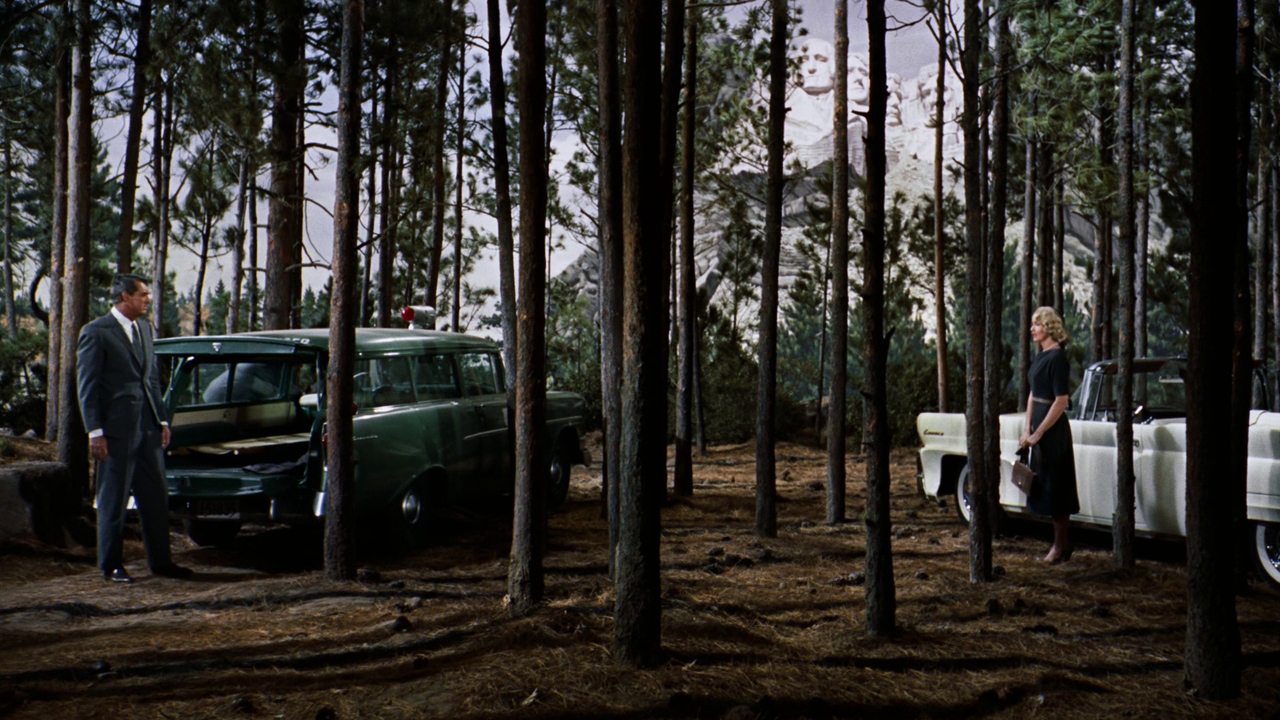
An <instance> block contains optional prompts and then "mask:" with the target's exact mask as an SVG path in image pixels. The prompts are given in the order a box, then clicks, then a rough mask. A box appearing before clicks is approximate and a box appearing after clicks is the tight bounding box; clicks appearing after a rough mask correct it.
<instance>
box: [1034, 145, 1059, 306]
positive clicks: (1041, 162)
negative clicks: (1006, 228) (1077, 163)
mask: <svg viewBox="0 0 1280 720" xmlns="http://www.w3.org/2000/svg"><path fill="white" fill-rule="evenodd" d="M1036 149H1037V151H1038V152H1039V153H1040V157H1039V159H1038V160H1037V161H1036V166H1037V172H1036V182H1037V183H1038V184H1039V185H1040V188H1039V189H1038V190H1037V191H1036V200H1037V207H1036V210H1037V212H1038V213H1039V220H1038V223H1039V225H1040V227H1039V229H1037V230H1036V235H1037V236H1038V239H1039V250H1038V251H1037V255H1038V257H1037V258H1036V263H1037V264H1036V270H1037V271H1038V275H1039V277H1038V278H1037V281H1036V305H1038V306H1041V307H1043V306H1049V305H1053V185H1054V181H1055V175H1056V173H1057V170H1056V168H1055V167H1054V159H1053V143H1050V142H1040V143H1039V144H1038V145H1037V147H1036Z"/></svg>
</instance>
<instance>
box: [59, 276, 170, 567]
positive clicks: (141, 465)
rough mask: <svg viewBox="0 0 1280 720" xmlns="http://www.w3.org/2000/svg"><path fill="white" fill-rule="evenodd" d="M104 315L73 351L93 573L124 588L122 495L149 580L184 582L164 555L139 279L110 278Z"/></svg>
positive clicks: (155, 368)
mask: <svg viewBox="0 0 1280 720" xmlns="http://www.w3.org/2000/svg"><path fill="white" fill-rule="evenodd" d="M111 297H112V298H113V299H114V300H115V301H116V302H115V307H113V308H112V309H111V312H110V314H107V315H104V316H102V317H100V318H98V319H97V320H94V321H93V322H91V323H88V324H87V325H85V326H84V327H83V328H81V329H80V342H79V346H78V350H77V363H78V366H77V369H78V372H79V390H80V413H81V414H82V415H83V416H84V426H85V428H86V429H87V430H88V431H89V454H90V455H92V456H93V459H94V460H95V461H97V462H98V473H97V484H98V567H99V568H101V569H102V576H103V577H104V578H105V579H106V580H107V581H109V582H115V583H131V582H133V578H131V577H129V573H128V571H126V570H125V569H124V556H123V549H122V541H123V536H124V521H125V511H126V509H127V508H128V502H129V491H130V490H132V491H133V497H134V499H135V500H136V501H137V507H138V517H139V520H140V521H141V524H142V539H143V543H144V544H145V545H146V548H147V566H148V567H150V568H151V574H152V575H161V576H164V577H172V578H179V579H186V578H189V577H191V571H190V570H189V569H187V568H184V567H181V566H179V565H175V564H174V563H173V560H172V558H171V557H170V554H169V491H168V488H167V487H166V486H165V481H164V448H165V447H168V445H169V422H168V418H167V417H166V416H165V407H164V403H163V402H161V391H160V365H159V363H158V362H157V360H156V355H155V346H154V338H153V337H152V330H151V324H150V323H147V322H138V318H141V317H142V316H144V315H146V314H147V308H148V307H150V305H151V289H150V288H149V287H147V280H146V278H143V277H141V276H138V275H117V276H116V277H115V280H114V281H113V282H112V283H111Z"/></svg>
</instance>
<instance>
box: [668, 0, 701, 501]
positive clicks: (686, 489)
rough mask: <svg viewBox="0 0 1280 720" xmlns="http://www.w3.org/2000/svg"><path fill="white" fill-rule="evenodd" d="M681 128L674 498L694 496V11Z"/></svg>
mask: <svg viewBox="0 0 1280 720" xmlns="http://www.w3.org/2000/svg"><path fill="white" fill-rule="evenodd" d="M684 44H685V47H684V88H685V89H684V93H685V95H684V127H683V128H682V130H683V137H682V138H681V142H682V146H681V157H680V178H681V183H680V263H679V267H680V279H679V283H678V286H679V288H680V297H679V301H678V304H677V307H679V308H680V343H679V380H678V382H677V383H676V457H675V477H674V478H673V479H672V486H673V488H674V490H675V494H676V495H692V494H693V391H694V384H693V366H694V357H695V355H696V354H697V348H698V340H697V333H698V308H697V302H698V288H697V285H696V282H695V277H694V276H695V275H696V268H694V258H693V185H694V173H695V172H696V166H695V165H694V156H695V153H694V147H695V145H694V143H695V132H694V130H695V128H696V123H697V117H698V114H697V105H698V8H696V7H695V8H692V9H690V11H689V17H688V18H687V27H686V28H685V41H684Z"/></svg>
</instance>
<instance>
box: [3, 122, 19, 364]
mask: <svg viewBox="0 0 1280 720" xmlns="http://www.w3.org/2000/svg"><path fill="white" fill-rule="evenodd" d="M3 132H4V316H5V324H6V325H7V326H8V330H9V338H10V339H11V340H13V341H14V342H17V340H18V305H17V303H16V302H14V296H13V255H14V251H13V142H12V138H11V137H10V133H11V132H12V129H11V128H10V127H9V122H8V120H7V119H6V120H4V121H3Z"/></svg>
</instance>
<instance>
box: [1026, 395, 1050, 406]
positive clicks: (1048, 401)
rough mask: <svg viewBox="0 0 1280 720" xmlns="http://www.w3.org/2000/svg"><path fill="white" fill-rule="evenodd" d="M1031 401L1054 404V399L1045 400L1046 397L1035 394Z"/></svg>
mask: <svg viewBox="0 0 1280 720" xmlns="http://www.w3.org/2000/svg"><path fill="white" fill-rule="evenodd" d="M1031 402H1038V403H1040V404H1041V405H1052V404H1053V401H1052V400H1045V399H1043V398H1038V397H1035V396H1032V397H1031Z"/></svg>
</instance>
